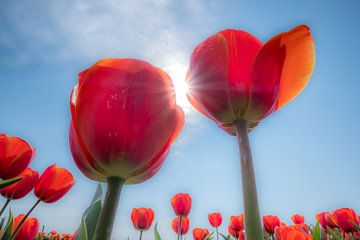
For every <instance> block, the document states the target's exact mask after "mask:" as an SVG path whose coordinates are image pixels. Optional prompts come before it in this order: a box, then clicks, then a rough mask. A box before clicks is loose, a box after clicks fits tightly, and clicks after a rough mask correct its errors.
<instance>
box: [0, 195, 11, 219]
mask: <svg viewBox="0 0 360 240" xmlns="http://www.w3.org/2000/svg"><path fill="white" fill-rule="evenodd" d="M10 202H11V199H10V198H7V199H6V202H5V204H4V206H3V207H2V209H1V211H0V217H1V215H2V214H3V212H4V211H5V209H6V207H7V206H8V205H9V203H10Z"/></svg>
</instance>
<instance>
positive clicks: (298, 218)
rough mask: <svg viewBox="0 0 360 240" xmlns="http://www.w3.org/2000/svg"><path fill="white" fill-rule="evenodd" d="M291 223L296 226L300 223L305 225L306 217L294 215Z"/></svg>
mask: <svg viewBox="0 0 360 240" xmlns="http://www.w3.org/2000/svg"><path fill="white" fill-rule="evenodd" d="M291 221H292V222H293V223H294V224H300V223H304V221H305V218H304V216H303V215H301V214H295V215H292V216H291Z"/></svg>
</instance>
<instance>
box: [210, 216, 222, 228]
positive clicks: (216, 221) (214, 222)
mask: <svg viewBox="0 0 360 240" xmlns="http://www.w3.org/2000/svg"><path fill="white" fill-rule="evenodd" d="M208 219H209V223H210V225H211V226H213V227H214V228H217V227H219V226H220V225H221V224H222V216H221V213H219V212H214V213H210V214H209V215H208Z"/></svg>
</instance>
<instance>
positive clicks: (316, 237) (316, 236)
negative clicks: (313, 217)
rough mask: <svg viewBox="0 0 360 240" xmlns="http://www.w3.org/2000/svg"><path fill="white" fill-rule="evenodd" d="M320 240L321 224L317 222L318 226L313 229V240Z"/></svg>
mask: <svg viewBox="0 0 360 240" xmlns="http://www.w3.org/2000/svg"><path fill="white" fill-rule="evenodd" d="M319 239H320V224H319V222H317V223H316V226H315V227H314V228H313V237H312V240H319Z"/></svg>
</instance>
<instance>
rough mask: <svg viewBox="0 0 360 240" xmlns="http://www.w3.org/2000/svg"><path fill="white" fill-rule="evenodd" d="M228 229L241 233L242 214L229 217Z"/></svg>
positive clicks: (242, 224) (242, 227)
mask: <svg viewBox="0 0 360 240" xmlns="http://www.w3.org/2000/svg"><path fill="white" fill-rule="evenodd" d="M230 227H231V229H232V230H234V231H241V230H243V229H244V214H240V215H238V216H231V217H230Z"/></svg>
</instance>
